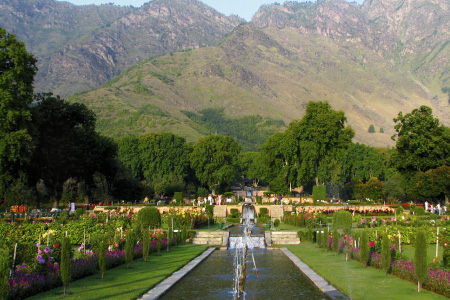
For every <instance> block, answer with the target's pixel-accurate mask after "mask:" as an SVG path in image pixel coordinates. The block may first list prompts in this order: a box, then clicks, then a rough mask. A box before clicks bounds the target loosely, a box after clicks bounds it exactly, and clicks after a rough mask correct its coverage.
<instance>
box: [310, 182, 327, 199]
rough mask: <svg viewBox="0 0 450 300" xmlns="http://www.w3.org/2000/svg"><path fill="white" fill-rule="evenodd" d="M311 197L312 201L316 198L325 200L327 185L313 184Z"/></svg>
mask: <svg viewBox="0 0 450 300" xmlns="http://www.w3.org/2000/svg"><path fill="white" fill-rule="evenodd" d="M312 197H313V200H314V202H315V201H317V200H325V199H326V198H327V187H326V186H325V185H315V186H313V193H312Z"/></svg>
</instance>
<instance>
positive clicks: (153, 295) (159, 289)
mask: <svg viewBox="0 0 450 300" xmlns="http://www.w3.org/2000/svg"><path fill="white" fill-rule="evenodd" d="M215 250H216V249H215V248H208V249H207V250H205V251H204V252H203V253H202V254H200V255H199V256H197V257H196V258H194V259H193V260H191V261H190V262H189V263H188V264H186V265H185V266H184V267H183V268H181V269H180V270H178V271H176V272H174V273H173V274H172V275H171V276H170V277H168V278H166V279H164V280H163V281H162V282H160V283H158V284H157V285H156V286H155V287H154V288H152V289H151V290H150V291H148V292H147V293H146V294H144V295H143V296H142V297H141V298H139V299H143V300H154V299H159V297H161V296H162V295H164V294H165V293H167V291H168V290H169V289H170V288H171V287H172V286H173V285H175V284H176V283H177V282H178V281H180V280H181V279H182V278H183V277H184V276H186V275H187V274H188V273H189V272H191V271H192V270H193V269H194V268H195V267H196V266H197V265H198V264H199V263H201V262H202V261H204V260H205V259H206V258H207V257H208V256H209V255H210V254H211V253H213V252H214V251H215Z"/></svg>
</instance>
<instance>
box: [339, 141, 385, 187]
mask: <svg viewBox="0 0 450 300" xmlns="http://www.w3.org/2000/svg"><path fill="white" fill-rule="evenodd" d="M338 161H339V165H340V170H341V171H340V174H339V177H340V178H341V180H342V182H349V181H351V180H361V181H363V182H366V181H368V180H369V179H370V178H371V177H377V178H380V179H384V175H385V171H386V166H385V163H386V158H385V157H384V155H383V154H382V153H381V152H380V151H378V150H377V149H375V148H373V147H370V146H366V145H363V144H358V143H356V144H351V145H350V146H349V147H348V149H347V150H346V151H342V152H341V153H340V154H339V155H338Z"/></svg>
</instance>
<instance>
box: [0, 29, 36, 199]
mask: <svg viewBox="0 0 450 300" xmlns="http://www.w3.org/2000/svg"><path fill="white" fill-rule="evenodd" d="M36 72H37V68H36V59H35V58H34V57H33V56H32V55H31V54H29V53H28V52H27V51H26V49H25V44H24V43H23V42H18V41H17V40H16V37H15V35H14V34H10V33H7V32H6V30H4V29H3V28H0V99H1V101H0V120H1V122H0V197H2V196H4V193H5V191H6V189H7V187H8V185H9V184H10V183H11V182H12V181H13V180H14V179H15V178H17V177H19V173H20V172H21V171H23V169H24V166H26V165H27V164H28V163H29V162H30V159H31V154H32V152H33V146H34V145H33V143H32V137H31V134H30V130H29V124H30V121H31V114H30V108H29V106H30V104H31V103H32V101H33V80H34V75H35V74H36Z"/></svg>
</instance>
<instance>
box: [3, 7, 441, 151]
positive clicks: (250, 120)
mask: <svg viewBox="0 0 450 300" xmlns="http://www.w3.org/2000/svg"><path fill="white" fill-rule="evenodd" d="M7 1H9V0H7ZM22 1H23V0H22ZM28 1H32V0H28ZM34 1H36V0H34ZM42 1H44V0H42ZM46 1H49V0H46ZM11 3H12V2H11ZM52 3H54V2H52ZM187 4H189V5H187ZM66 5H67V4H66ZM0 8H1V7H0ZM101 8H102V7H97V9H98V10H99V12H97V13H96V14H98V15H100V14H101V13H100V9H101ZM106 8H108V9H113V7H109V6H105V7H104V9H106ZM126 10H129V11H126ZM0 11H3V10H0ZM116 13H117V14H123V15H121V17H119V18H118V19H116V20H115V21H113V22H110V23H109V26H106V25H105V27H104V28H96V29H95V30H92V31H90V32H88V30H87V29H86V28H87V27H88V25H79V24H78V25H76V26H78V28H82V29H80V32H81V31H82V30H85V31H86V33H85V34H80V37H75V36H73V38H72V37H70V36H69V37H66V38H67V39H69V38H70V41H68V42H65V43H62V44H64V45H65V46H62V49H60V50H59V51H58V52H54V53H53V54H52V55H49V56H48V57H49V59H48V60H49V62H48V63H47V65H48V66H55V70H56V67H57V66H60V65H62V66H65V67H66V69H64V70H61V71H60V73H57V72H56V71H54V72H53V71H52V72H49V75H48V76H47V75H46V76H47V77H45V78H47V81H48V85H47V86H52V87H53V88H54V89H56V91H58V90H62V91H64V92H66V95H68V94H72V93H73V92H74V88H72V86H75V85H77V84H78V83H83V84H84V85H85V86H87V85H88V84H87V83H88V82H89V84H90V86H96V87H97V88H95V89H93V90H89V91H85V92H81V93H78V94H76V95H74V96H72V97H71V98H70V101H77V102H81V103H85V104H86V105H87V106H88V107H90V108H91V109H92V110H94V111H95V112H96V113H97V115H98V129H99V130H100V131H101V132H102V133H104V134H106V135H109V136H113V137H122V136H126V135H138V134H142V133H145V132H151V131H153V132H155V131H171V132H174V133H176V134H179V135H181V136H184V137H186V138H187V140H188V141H189V142H195V141H196V140H197V139H198V138H199V137H201V136H204V135H207V134H210V133H216V132H217V133H220V134H226V135H232V136H235V137H237V138H238V140H239V141H240V143H241V144H242V145H245V146H244V148H245V149H246V150H254V149H257V147H258V145H259V144H260V143H261V141H262V140H264V138H265V137H266V136H268V135H270V134H271V133H273V132H274V131H277V130H283V129H284V128H285V127H286V124H288V123H289V122H290V121H292V120H294V119H299V118H301V117H302V116H303V114H304V111H305V106H306V103H308V102H309V101H319V100H326V101H329V102H330V104H331V106H332V107H333V108H334V109H336V110H343V111H345V114H346V116H347V118H348V122H349V124H350V125H351V126H352V127H353V128H354V130H355V132H356V136H355V139H354V141H355V142H361V143H365V144H369V145H372V146H379V147H386V146H393V141H392V140H391V138H390V137H391V136H392V135H393V134H394V129H393V127H394V123H393V121H392V119H393V118H394V117H396V116H397V114H398V113H399V112H400V111H402V112H405V113H407V112H410V111H411V110H413V109H414V108H417V107H419V106H420V105H427V106H430V107H432V108H433V112H434V115H435V116H436V117H438V118H439V119H440V120H441V121H442V122H443V123H444V124H445V125H447V126H448V125H450V117H449V116H450V114H449V113H450V103H449V96H450V95H447V93H449V91H450V82H449V77H450V66H449V64H448V61H450V48H449V47H450V46H449V40H450V39H449V35H450V31H449V30H448V25H447V24H449V23H450V9H449V2H448V0H414V1H412V0H366V1H365V2H364V4H363V5H358V4H356V3H349V2H346V1H344V0H321V1H317V2H315V3H311V2H302V3H296V2H286V3H285V4H284V5H279V4H273V5H265V6H262V7H261V8H260V10H259V11H258V12H257V14H256V15H255V16H254V18H253V19H252V21H251V22H250V23H246V24H243V23H241V21H242V20H240V19H238V18H236V17H225V16H223V15H220V14H219V13H217V12H215V11H214V10H213V9H211V8H209V7H207V6H205V5H203V4H202V3H200V2H198V1H194V0H185V1H182V0H155V1H153V2H150V3H148V4H146V5H144V6H143V7H141V8H140V9H135V8H118V10H117V12H116ZM93 19H94V18H93V17H92V18H91V20H90V21H91V22H93V23H96V24H97V23H99V22H97V21H96V22H94V21H93ZM0 20H2V18H0ZM0 22H1V21H0ZM100 23H101V22H100ZM188 24H189V26H188ZM205 24H206V25H205ZM238 24H240V25H238ZM0 25H1V24H0ZM159 25H161V27H158V26H159ZM74 26H75V25H74ZM102 26H103V25H102ZM208 26H209V27H208ZM100 27H101V26H100ZM124 28H125V29H126V30H125V29H124ZM155 28H156V29H155ZM208 28H209V29H208ZM122 29H124V30H122ZM213 29H214V31H213ZM30 30H31V29H30ZM156 31H157V32H158V34H156ZM119 32H120V34H119ZM146 33H149V34H148V35H147V34H146ZM194 37H196V38H194ZM130 45H131V46H130ZM40 47H43V46H40ZM177 47H178V51H177V50H176V49H177ZM37 48H38V47H37ZM165 50H167V51H166V52H164V51H165ZM179 50H183V51H179ZM64 51H67V52H64ZM158 51H159V52H158ZM61 53H62V54H61ZM164 53H165V54H164ZM83 55H84V56H83ZM91 56H92V57H94V58H93V59H92V60H84V59H85V58H86V57H91ZM97 62H98V64H100V63H101V64H104V65H105V67H104V68H103V67H98V66H97ZM127 66H131V67H129V68H128V69H127V68H126V67H127ZM49 69H51V68H49ZM103 69H105V70H109V71H108V72H103V71H102V70H103ZM52 70H53V69H52ZM44 71H45V70H44ZM83 72H84V73H83ZM41 74H45V73H41ZM51 74H54V75H52V76H54V77H51V76H50V75H51ZM83 74H84V75H83ZM114 75H118V76H116V77H114V78H113V77H112V76H114ZM42 78H44V77H42ZM111 78H112V79H111ZM109 79H111V80H110V81H108V80H109ZM96 80H97V81H96ZM39 82H40V84H42V86H45V85H44V84H45V81H44V80H42V79H40V81H39ZM104 82H107V83H106V84H104V85H103V86H101V87H99V86H100V85H101V84H102V83H104ZM49 90H52V89H49ZM370 125H374V127H375V131H376V133H368V129H369V127H370ZM381 129H383V130H381ZM382 132H383V133H382Z"/></svg>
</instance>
